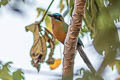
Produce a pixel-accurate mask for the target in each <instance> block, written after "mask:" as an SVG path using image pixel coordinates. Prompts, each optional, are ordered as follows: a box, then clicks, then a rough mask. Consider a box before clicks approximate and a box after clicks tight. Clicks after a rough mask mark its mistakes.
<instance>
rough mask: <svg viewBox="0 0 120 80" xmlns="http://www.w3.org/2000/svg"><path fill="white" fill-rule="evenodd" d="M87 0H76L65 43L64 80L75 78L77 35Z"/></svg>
mask: <svg viewBox="0 0 120 80" xmlns="http://www.w3.org/2000/svg"><path fill="white" fill-rule="evenodd" d="M84 7H85V0H75V5H74V10H73V15H72V20H71V24H70V26H69V29H68V33H67V36H66V39H65V43H64V59H63V77H62V79H63V80H73V68H74V55H75V52H76V49H77V39H78V38H77V37H78V34H79V31H80V28H81V25H82V17H83V14H84Z"/></svg>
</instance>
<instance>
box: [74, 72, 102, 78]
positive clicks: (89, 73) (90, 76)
mask: <svg viewBox="0 0 120 80" xmlns="http://www.w3.org/2000/svg"><path fill="white" fill-rule="evenodd" d="M83 71H84V75H83V77H82V78H77V79H76V80H104V79H102V77H100V76H98V75H94V74H93V73H91V72H89V71H85V70H83Z"/></svg>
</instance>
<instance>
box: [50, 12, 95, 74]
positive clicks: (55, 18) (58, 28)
mask: <svg viewBox="0 0 120 80" xmlns="http://www.w3.org/2000/svg"><path fill="white" fill-rule="evenodd" d="M48 16H50V17H51V20H52V31H53V34H54V36H55V37H56V39H57V40H59V41H60V42H61V43H63V44H64V40H65V38H66V34H67V31H68V27H69V25H68V24H67V23H65V21H64V18H63V17H62V15H61V14H59V13H53V14H48ZM81 46H83V43H82V41H81V40H80V38H78V44H77V49H78V52H79V53H80V55H81V57H82V59H83V60H84V62H85V63H86V64H87V66H88V67H89V68H90V69H91V71H92V72H95V69H94V67H93V66H92V64H91V62H90V61H89V59H88V57H87V56H86V54H85V53H84V51H83V50H82V47H81Z"/></svg>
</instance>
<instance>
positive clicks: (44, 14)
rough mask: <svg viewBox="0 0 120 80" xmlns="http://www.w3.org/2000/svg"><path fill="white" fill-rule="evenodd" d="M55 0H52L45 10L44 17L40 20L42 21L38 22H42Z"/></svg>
mask: <svg viewBox="0 0 120 80" xmlns="http://www.w3.org/2000/svg"><path fill="white" fill-rule="evenodd" d="M53 2H54V0H52V1H51V3H50V5H49V6H48V8H47V10H46V11H45V14H44V15H43V17H42V19H41V20H40V22H38V24H41V22H43V20H44V18H45V16H46V14H47V12H48V10H49V9H50V7H51V5H52V3H53Z"/></svg>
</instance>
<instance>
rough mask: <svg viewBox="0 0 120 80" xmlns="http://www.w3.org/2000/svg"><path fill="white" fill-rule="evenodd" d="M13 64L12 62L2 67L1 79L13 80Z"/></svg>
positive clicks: (0, 70) (0, 71)
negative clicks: (11, 69)
mask: <svg viewBox="0 0 120 80" xmlns="http://www.w3.org/2000/svg"><path fill="white" fill-rule="evenodd" d="M11 63H12V62H8V63H6V64H4V65H3V66H2V69H0V78H1V79H2V80H13V79H12V75H10V74H9V73H10V70H9V67H10V64H11Z"/></svg>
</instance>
